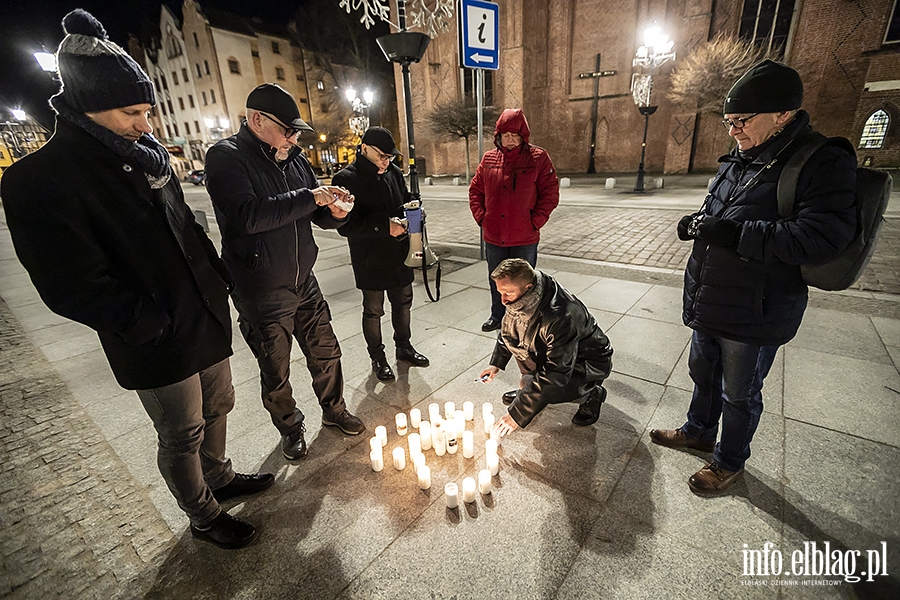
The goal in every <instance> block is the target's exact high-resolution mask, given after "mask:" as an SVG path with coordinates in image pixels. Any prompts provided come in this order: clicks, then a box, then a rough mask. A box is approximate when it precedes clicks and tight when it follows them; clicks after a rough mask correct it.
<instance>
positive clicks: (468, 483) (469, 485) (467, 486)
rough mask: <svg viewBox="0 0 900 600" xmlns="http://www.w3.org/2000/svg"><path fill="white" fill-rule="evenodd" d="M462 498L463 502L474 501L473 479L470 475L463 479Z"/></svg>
mask: <svg viewBox="0 0 900 600" xmlns="http://www.w3.org/2000/svg"><path fill="white" fill-rule="evenodd" d="M462 499H463V502H475V480H474V479H472V478H471V477H466V478H465V479H463V489H462Z"/></svg>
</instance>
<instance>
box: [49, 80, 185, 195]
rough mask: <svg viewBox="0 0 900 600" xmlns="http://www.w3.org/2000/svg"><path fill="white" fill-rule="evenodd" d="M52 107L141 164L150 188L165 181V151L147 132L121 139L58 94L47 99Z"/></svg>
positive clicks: (102, 141)
mask: <svg viewBox="0 0 900 600" xmlns="http://www.w3.org/2000/svg"><path fill="white" fill-rule="evenodd" d="M50 104H51V105H52V106H53V110H55V111H56V113H57V114H58V115H59V116H60V117H62V118H64V119H65V120H66V121H69V122H70V123H72V124H74V125H77V126H78V127H81V128H82V129H84V130H85V131H87V132H88V133H89V134H91V135H92V136H94V137H95V138H97V139H98V140H99V141H100V142H101V143H102V144H103V145H104V146H106V147H107V148H109V149H110V150H112V151H113V152H114V153H115V154H116V156H121V157H124V158H130V159H133V160H134V161H135V162H137V164H138V165H139V166H140V167H141V170H142V171H143V172H144V175H146V176H147V181H148V182H149V183H150V187H151V188H153V189H154V190H158V189H159V188H161V187H163V186H165V185H166V183H168V182H169V177H171V176H172V169H171V168H170V167H169V153H168V152H167V151H166V149H165V148H164V147H163V146H162V144H160V143H159V142H157V141H156V139H154V138H153V136H151V135H149V134H144V135H142V136H141V137H140V139H139V140H138V141H136V142H132V141H131V140H128V139H125V138H123V137H122V136H120V135H118V134H116V133H114V132H112V131H110V130H109V129H107V128H106V127H103V126H102V125H98V124H97V123H95V122H94V121H92V120H91V119H90V118H88V117H87V116H86V115H85V114H84V113H80V112H78V111H76V110H75V109H74V108H72V107H71V106H69V104H68V103H67V102H66V100H65V98H63V96H62V95H61V94H58V95H56V96H53V97H52V98H51V99H50Z"/></svg>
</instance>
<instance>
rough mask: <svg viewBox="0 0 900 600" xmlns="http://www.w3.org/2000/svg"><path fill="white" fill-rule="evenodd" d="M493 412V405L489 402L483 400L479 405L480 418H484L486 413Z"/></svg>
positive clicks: (490, 413)
mask: <svg viewBox="0 0 900 600" xmlns="http://www.w3.org/2000/svg"><path fill="white" fill-rule="evenodd" d="M492 414H494V405H493V404H491V403H490V402H485V403H484V404H482V405H481V418H482V419H483V418H486V417H487V416H488V415H492Z"/></svg>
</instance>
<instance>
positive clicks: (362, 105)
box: [344, 88, 375, 137]
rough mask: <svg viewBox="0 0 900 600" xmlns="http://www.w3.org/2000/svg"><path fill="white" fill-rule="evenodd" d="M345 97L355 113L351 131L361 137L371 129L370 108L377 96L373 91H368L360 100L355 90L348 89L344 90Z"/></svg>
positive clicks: (351, 119)
mask: <svg viewBox="0 0 900 600" xmlns="http://www.w3.org/2000/svg"><path fill="white" fill-rule="evenodd" d="M344 96H346V98H347V102H349V103H350V106H351V107H352V108H353V112H354V115H353V116H352V117H350V129H352V130H353V133H355V134H356V135H357V136H360V137H361V136H362V134H364V133H365V132H366V130H367V129H368V128H369V107H370V106H371V105H372V103H373V102H374V101H375V94H374V93H372V91H371V90H366V91H364V92H363V97H362V98H360V97H359V96H357V95H356V90H355V89H353V88H347V89H346V90H344Z"/></svg>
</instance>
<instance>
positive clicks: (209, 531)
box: [191, 510, 256, 550]
mask: <svg viewBox="0 0 900 600" xmlns="http://www.w3.org/2000/svg"><path fill="white" fill-rule="evenodd" d="M191 535H192V536H194V539H198V540H201V541H204V542H209V543H210V544H215V545H216V546H218V547H219V548H225V549H226V550H234V549H236V548H243V547H244V546H246V545H248V544H250V543H251V542H252V541H253V540H255V539H256V528H255V527H253V525H251V524H250V523H247V522H245V521H241V520H240V519H238V518H235V517H232V516H231V515H229V514H228V513H227V512H225V511H224V510H223V511H221V512H219V514H218V516H216V518H215V519H213V520H212V521H210V523H209V524H208V525H207V526H206V527H203V528H200V527H195V526H194V525H191Z"/></svg>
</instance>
